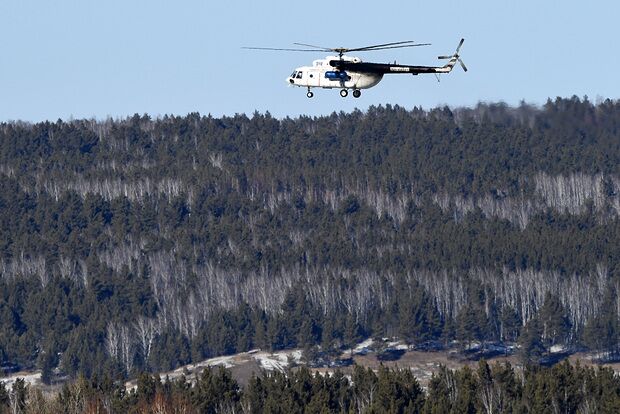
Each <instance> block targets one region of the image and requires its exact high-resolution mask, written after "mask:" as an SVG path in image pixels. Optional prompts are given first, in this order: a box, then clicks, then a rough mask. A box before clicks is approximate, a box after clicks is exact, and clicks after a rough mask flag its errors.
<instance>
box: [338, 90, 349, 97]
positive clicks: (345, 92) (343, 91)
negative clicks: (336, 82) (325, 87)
mask: <svg viewBox="0 0 620 414" xmlns="http://www.w3.org/2000/svg"><path fill="white" fill-rule="evenodd" d="M348 94H349V91H348V90H346V89H341V90H340V96H342V97H343V98H346V97H347V95H348Z"/></svg>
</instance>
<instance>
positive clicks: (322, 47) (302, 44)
mask: <svg viewBox="0 0 620 414" xmlns="http://www.w3.org/2000/svg"><path fill="white" fill-rule="evenodd" d="M293 44H294V45H296V46H305V47H312V48H314V49H320V50H322V51H324V52H325V51H330V50H333V49H332V48H331V47H325V46H315V45H308V44H305V43H293Z"/></svg>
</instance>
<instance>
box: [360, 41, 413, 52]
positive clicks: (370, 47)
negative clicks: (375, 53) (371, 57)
mask: <svg viewBox="0 0 620 414" xmlns="http://www.w3.org/2000/svg"><path fill="white" fill-rule="evenodd" d="M405 43H415V42H414V41H413V40H405V41H402V42H391V43H383V44H380V45H372V46H362V47H354V48H352V49H349V50H359V49H374V48H375V47H384V46H396V45H404V44H405Z"/></svg>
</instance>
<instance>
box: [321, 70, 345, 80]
mask: <svg viewBox="0 0 620 414" xmlns="http://www.w3.org/2000/svg"><path fill="white" fill-rule="evenodd" d="M325 78H326V79H329V80H337V81H346V80H349V79H350V76H349V75H348V74H347V72H345V71H339V70H330V71H327V72H325Z"/></svg>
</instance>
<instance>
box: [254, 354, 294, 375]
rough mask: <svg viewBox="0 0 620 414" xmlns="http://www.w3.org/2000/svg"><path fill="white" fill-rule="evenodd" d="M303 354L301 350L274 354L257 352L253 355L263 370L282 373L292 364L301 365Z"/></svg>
mask: <svg viewBox="0 0 620 414" xmlns="http://www.w3.org/2000/svg"><path fill="white" fill-rule="evenodd" d="M302 356H303V353H302V351H301V350H294V351H281V352H275V353H273V354H270V353H267V352H256V353H254V354H252V358H254V359H255V360H256V361H257V362H258V364H259V365H260V367H261V368H263V369H266V370H268V371H276V370H277V371H280V372H284V370H285V369H286V368H287V367H288V366H289V365H290V364H291V363H295V364H299V363H300V362H301V359H302Z"/></svg>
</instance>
